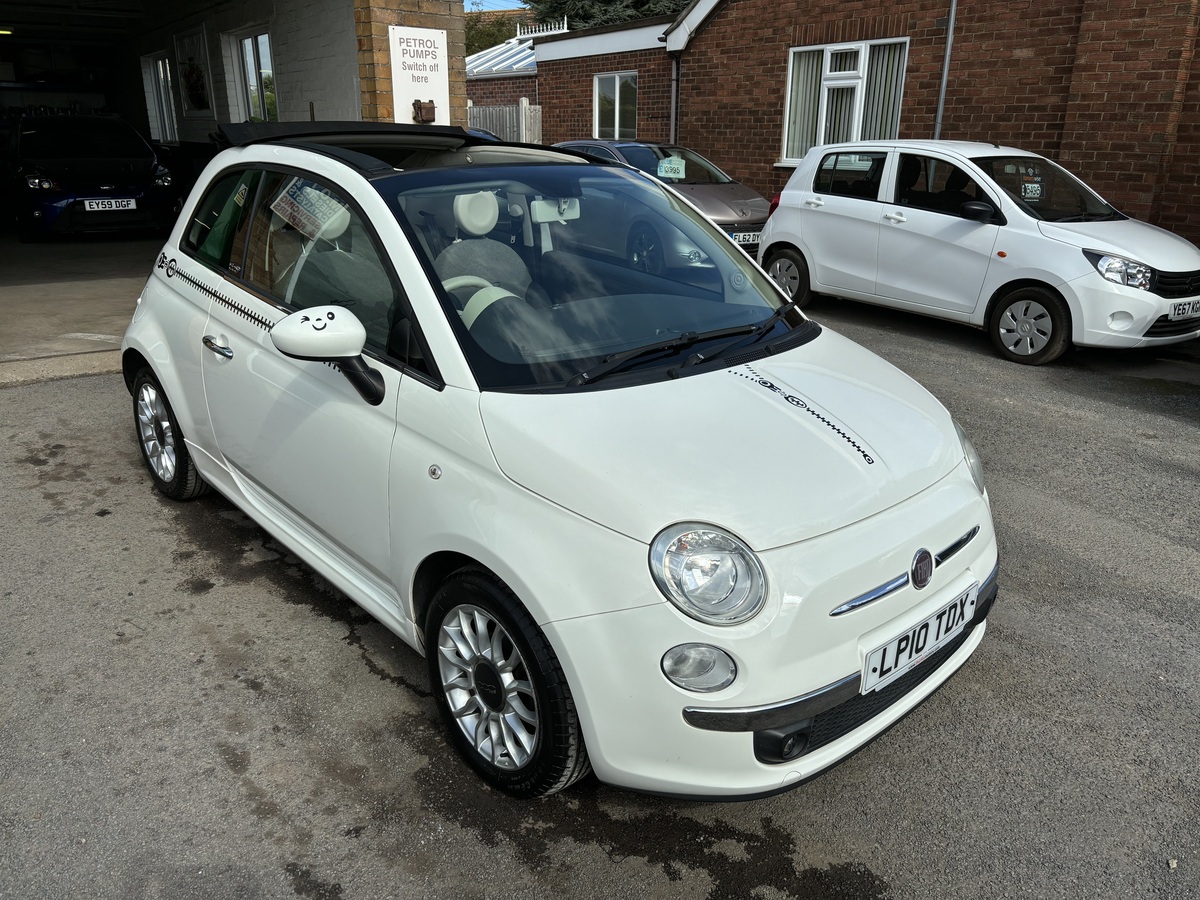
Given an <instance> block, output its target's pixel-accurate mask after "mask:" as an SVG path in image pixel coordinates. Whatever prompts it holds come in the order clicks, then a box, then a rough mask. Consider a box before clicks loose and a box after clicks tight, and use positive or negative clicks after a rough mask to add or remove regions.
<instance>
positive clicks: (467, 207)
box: [433, 191, 531, 298]
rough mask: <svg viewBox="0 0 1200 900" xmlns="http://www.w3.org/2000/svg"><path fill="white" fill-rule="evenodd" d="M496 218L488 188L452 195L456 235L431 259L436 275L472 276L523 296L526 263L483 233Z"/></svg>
mask: <svg viewBox="0 0 1200 900" xmlns="http://www.w3.org/2000/svg"><path fill="white" fill-rule="evenodd" d="M499 217H500V207H499V203H498V201H497V200H496V195H495V194H493V193H492V192H491V191H479V192H478V193H474V194H459V195H458V196H457V197H455V198H454V223H455V226H456V227H457V229H458V232H459V236H458V237H457V238H455V240H454V242H453V243H452V244H450V246H449V247H447V248H446V249H445V250H443V251H442V252H441V253H439V254H438V256H437V259H435V260H434V263H433V267H434V269H435V270H436V271H437V274H438V278H440V279H441V280H442V281H446V280H447V279H450V278H454V277H457V276H460V275H474V276H476V277H478V278H482V279H484V280H485V281H487V282H489V283H490V284H494V285H498V286H500V287H504V288H507V289H508V290H509V291H511V292H512V293H513V294H515V295H516V296H518V297H522V298H523V297H524V296H525V294H526V291H527V290H528V288H529V282H530V281H531V278H530V275H529V270H528V269H527V268H526V267H525V263H524V262H523V261H522V260H521V257H520V255H519V254H518V253H517V251H516V250H514V249H513V248H512V247H510V246H509V245H508V244H504V243H501V242H500V241H497V240H494V239H493V238H490V237H487V236H486V235H487V234H489V233H490V232H491V231H492V229H493V228H495V227H496V222H497V221H498V220H499Z"/></svg>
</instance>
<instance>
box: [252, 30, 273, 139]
mask: <svg viewBox="0 0 1200 900" xmlns="http://www.w3.org/2000/svg"><path fill="white" fill-rule="evenodd" d="M255 40H256V41H257V49H258V75H259V78H258V83H259V86H260V88H261V90H262V110H263V112H262V116H263V118H264V119H265V120H266V121H268V122H277V121H278V120H279V112H278V110H277V109H276V106H275V70H274V66H273V65H272V62H271V40H270V38H269V37H268V36H267V35H265V34H260V35H259V36H258V37H257V38H256V39H255Z"/></svg>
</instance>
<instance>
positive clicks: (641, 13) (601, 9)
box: [524, 0, 688, 30]
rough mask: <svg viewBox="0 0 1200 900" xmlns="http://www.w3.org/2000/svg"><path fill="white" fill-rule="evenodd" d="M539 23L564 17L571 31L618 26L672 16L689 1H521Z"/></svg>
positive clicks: (555, 20)
mask: <svg viewBox="0 0 1200 900" xmlns="http://www.w3.org/2000/svg"><path fill="white" fill-rule="evenodd" d="M524 3H525V5H526V6H527V7H529V9H530V11H532V13H533V17H534V19H536V20H537V21H538V22H557V21H560V20H561V19H562V17H563V16H566V17H567V25H568V26H569V27H570V28H571V29H572V30H574V29H577V28H591V27H593V26H595V25H619V24H620V23H622V22H629V21H632V20H634V19H649V18H652V17H653V16H673V15H676V14H677V13H678V12H680V11H681V10H682V9H683V8H684V7H685V6H687V4H688V0H524Z"/></svg>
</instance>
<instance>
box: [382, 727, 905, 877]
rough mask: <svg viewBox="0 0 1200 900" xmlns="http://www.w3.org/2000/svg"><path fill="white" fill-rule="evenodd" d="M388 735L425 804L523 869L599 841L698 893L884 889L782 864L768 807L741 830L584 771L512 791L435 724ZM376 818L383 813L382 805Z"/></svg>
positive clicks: (782, 838)
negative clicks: (408, 759) (409, 750)
mask: <svg viewBox="0 0 1200 900" xmlns="http://www.w3.org/2000/svg"><path fill="white" fill-rule="evenodd" d="M432 714H433V711H432V709H431V715H432ZM396 737H397V739H398V740H401V741H403V742H405V743H406V744H410V745H412V746H414V748H415V749H417V750H419V751H420V752H421V753H422V754H424V755H425V757H426V758H427V759H428V760H429V763H428V765H427V766H426V767H425V768H424V769H422V770H421V771H419V772H418V773H416V778H417V780H418V784H419V787H420V791H421V796H422V799H423V800H424V804H423V805H424V806H425V807H426V808H428V809H431V810H432V811H434V812H436V813H437V814H439V815H441V816H442V817H444V818H446V819H448V820H450V821H452V822H454V823H456V824H458V825H459V826H461V827H462V828H464V829H466V830H468V831H471V832H473V833H475V834H477V835H478V836H479V839H480V841H482V842H483V843H484V844H486V845H487V846H489V847H498V846H506V847H510V848H512V850H513V851H514V852H515V853H516V854H517V856H518V857H519V858H520V860H521V862H522V863H523V864H524V865H525V866H527V867H528V868H529V869H530V870H531V871H533V872H538V871H548V870H550V869H552V868H554V867H556V866H558V865H559V860H560V858H561V854H560V853H558V851H559V850H560V849H563V850H565V849H566V848H568V847H570V846H571V845H572V844H581V845H585V846H595V847H599V848H600V849H601V850H602V851H603V852H604V853H605V854H606V855H607V856H608V857H609V858H610V859H611V860H613V861H614V862H621V861H623V860H626V859H629V858H635V859H643V860H645V861H646V863H648V864H649V865H652V866H656V867H658V868H660V869H661V870H662V872H663V873H664V874H665V875H666V876H667V878H668V880H670V881H680V880H682V878H683V873H685V872H689V871H691V872H697V871H699V872H704V873H706V874H707V875H708V876H709V878H710V879H711V881H712V888H711V889H710V891H709V893H708V895H707V897H708V900H740V898H746V897H750V896H753V895H754V894H755V891H756V890H758V889H774V890H775V891H778V892H780V893H781V894H783V895H784V896H787V897H803V898H805V900H883V898H886V897H888V896H890V888H889V886H888V884H887V882H885V881H883V880H881V879H879V878H878V877H876V876H875V875H874V874H873V873H872V872H871V871H870V870H869V869H867V868H866V867H865V866H862V865H858V864H856V863H842V864H835V865H831V866H829V867H828V868H821V867H810V868H805V869H801V870H797V869H796V867H795V866H794V865H793V863H792V859H793V856H794V854H795V853H796V852H797V849H798V848H797V842H796V839H795V837H794V836H793V835H792V834H791V833H789V832H788V831H787V830H786V829H785V828H783V827H782V826H780V825H779V824H777V823H776V822H775V820H774V819H772V818H771V817H770V816H762V817H760V818H759V820H758V821H759V826H760V830H758V831H749V830H747V829H745V828H740V827H738V826H737V825H733V824H730V823H729V822H726V821H724V820H723V819H721V818H719V817H714V818H713V819H711V820H702V819H700V818H697V817H696V815H694V814H692V813H695V814H698V815H701V816H704V815H706V814H708V813H709V812H710V811H711V810H712V809H713V805H712V804H700V803H696V804H693V803H690V802H687V801H672V800H667V799H662V798H656V797H647V796H642V795H637V794H631V793H626V792H623V791H619V790H617V789H614V788H609V787H606V786H604V785H602V784H601V783H600V782H598V781H597V780H596V779H595V777H594V776H589V777H588V778H587V779H586V780H584V781H583V782H581V783H579V784H577V785H575V786H574V787H572V788H570V789H568V790H567V791H564V792H563V793H561V794H556V795H554V796H552V797H548V798H546V799H545V800H541V801H533V802H530V801H521V800H516V799H513V798H511V797H508V796H507V795H505V794H503V793H501V792H499V791H494V790H492V789H490V788H488V787H487V786H485V785H484V784H483V783H482V782H481V781H479V779H478V778H477V777H476V776H475V775H474V773H473V772H471V771H470V769H469V768H467V766H466V764H465V763H463V762H461V761H460V760H459V758H458V757H457V756H456V755H455V754H454V753H453V752H452V751H450V749H449V747H448V746H447V745H446V743H445V738H444V735H443V733H442V730H441V729H440V727H439V728H436V729H430V728H421V727H419V726H418V724H417V723H415V722H414V723H412V724H411V725H408V726H405V727H403V728H400V729H397V732H396ZM383 802H384V803H385V805H386V803H387V801H383ZM721 805H722V806H724V805H725V804H721ZM737 807H738V808H740V809H750V808H752V805H751V804H737ZM395 814H396V815H401V813H400V811H399V810H396V811H395ZM383 817H384V818H385V819H387V818H390V816H389V815H388V813H387V812H384V814H383ZM766 896H770V894H769V892H768V894H767V895H766Z"/></svg>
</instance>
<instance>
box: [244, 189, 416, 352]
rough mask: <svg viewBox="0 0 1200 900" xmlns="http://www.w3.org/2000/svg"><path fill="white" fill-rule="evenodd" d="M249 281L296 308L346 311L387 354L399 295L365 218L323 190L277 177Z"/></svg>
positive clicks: (255, 236) (260, 221)
mask: <svg viewBox="0 0 1200 900" xmlns="http://www.w3.org/2000/svg"><path fill="white" fill-rule="evenodd" d="M246 280H247V281H249V282H250V283H251V284H253V285H255V286H256V287H258V288H259V289H261V290H262V291H263V292H264V293H269V294H272V295H274V296H275V297H277V298H278V299H280V300H283V301H284V302H285V303H287V305H288V306H290V307H292V308H293V309H305V308H307V307H310V306H327V305H330V304H333V305H337V306H345V307H347V308H348V309H349V310H350V311H351V312H353V313H354V315H355V316H357V317H358V319H359V321H361V322H362V323H363V326H364V327H365V328H366V330H367V347H368V348H369V349H371V350H375V351H376V352H380V353H383V352H386V348H387V343H388V336H389V321H390V316H391V310H392V302H393V299H394V298H393V292H392V285H391V281H390V279H389V278H388V275H387V270H386V269H385V268H384V266H383V263H382V262H381V261H380V255H379V252H378V250H377V248H376V246H375V244H374V242H373V241H372V239H371V236H370V233H369V232H368V230H367V228H366V226H365V225H364V224H363V222H362V220H361V218H360V217H359V215H358V213H356V212H355V211H354V209H353V208H352V207H351V206H350V205H349V204H348V203H347V202H346V201H345V200H344V199H342V198H341V197H339V196H338V195H337V194H336V193H335V192H333V191H331V190H329V189H328V188H326V187H324V186H323V185H321V184H319V183H317V182H315V181H311V180H309V179H307V178H301V177H298V176H292V175H282V174H274V173H273V174H271V175H270V176H268V180H267V182H266V184H265V185H264V187H263V190H262V192H261V194H260V202H259V204H258V208H257V209H256V210H255V211H254V223H253V226H252V228H251V233H250V249H249V254H248V259H247V261H246Z"/></svg>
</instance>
